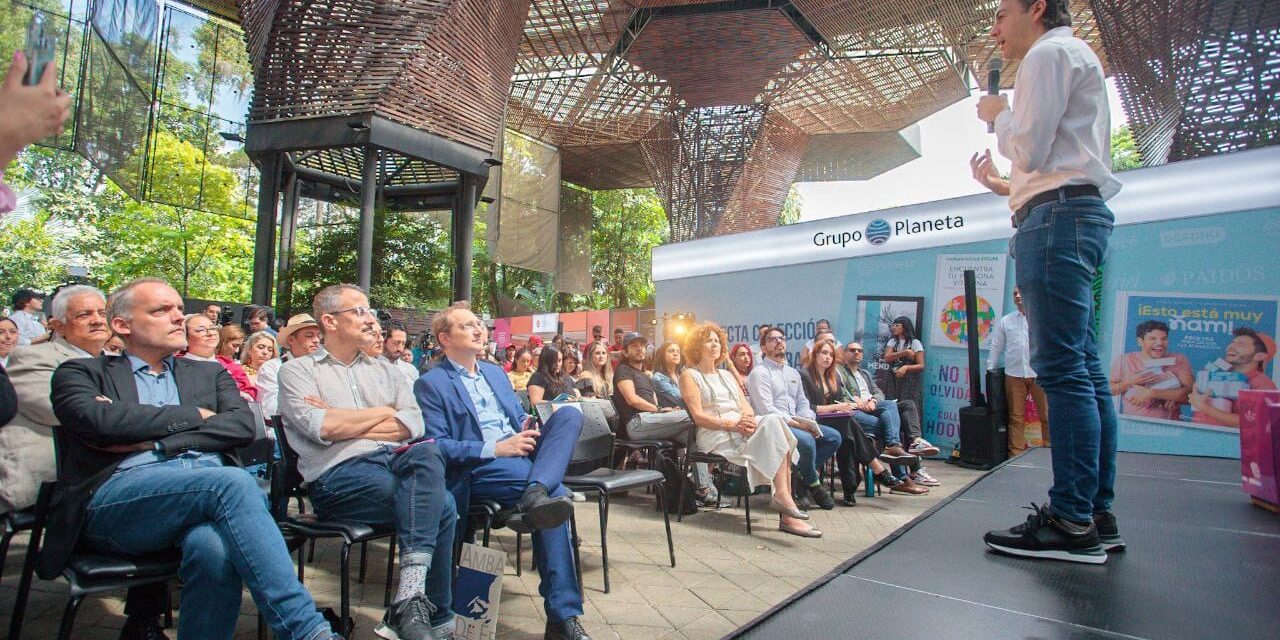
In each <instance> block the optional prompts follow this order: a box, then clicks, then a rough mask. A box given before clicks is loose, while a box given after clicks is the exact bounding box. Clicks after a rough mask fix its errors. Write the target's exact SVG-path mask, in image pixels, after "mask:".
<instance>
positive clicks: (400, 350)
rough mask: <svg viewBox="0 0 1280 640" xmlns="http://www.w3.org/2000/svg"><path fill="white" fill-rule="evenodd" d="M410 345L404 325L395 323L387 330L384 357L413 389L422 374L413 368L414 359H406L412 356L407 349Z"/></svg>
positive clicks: (383, 350) (383, 346)
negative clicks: (407, 356)
mask: <svg viewBox="0 0 1280 640" xmlns="http://www.w3.org/2000/svg"><path fill="white" fill-rule="evenodd" d="M408 344H409V332H408V331H406V330H405V328H404V325H403V324H400V323H399V322H394V323H392V324H391V325H390V328H389V329H387V338H386V340H384V341H383V342H382V357H384V358H386V359H387V361H388V362H390V363H391V364H392V365H394V366H395V368H396V371H399V372H400V375H402V376H404V378H405V380H407V381H408V382H409V386H410V387H412V386H413V383H414V382H417V380H418V376H419V375H421V374H419V373H418V368H417V367H415V366H413V363H412V362H411V360H412V358H410V360H406V359H405V356H406V355H411V354H410V353H409V349H407V348H406V347H407V346H408Z"/></svg>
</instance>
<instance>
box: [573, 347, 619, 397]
mask: <svg viewBox="0 0 1280 640" xmlns="http://www.w3.org/2000/svg"><path fill="white" fill-rule="evenodd" d="M578 379H579V380H590V381H591V389H592V391H593V392H594V393H595V397H597V398H612V397H613V362H611V361H610V360H609V347H607V346H605V344H604V343H602V342H592V343H591V344H589V345H587V353H586V362H585V363H584V364H583V366H582V373H580V374H578Z"/></svg>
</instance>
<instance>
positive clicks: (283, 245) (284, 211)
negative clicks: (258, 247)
mask: <svg viewBox="0 0 1280 640" xmlns="http://www.w3.org/2000/svg"><path fill="white" fill-rule="evenodd" d="M301 187H302V185H301V183H300V182H299V181H298V174H296V173H293V172H290V173H289V175H288V177H286V178H285V180H284V202H283V205H282V207H281V212H280V259H279V261H278V262H277V263H276V307H277V308H276V314H277V315H281V316H285V317H287V316H289V315H290V314H291V313H292V311H293V309H292V307H293V295H292V294H293V291H292V289H293V245H294V242H293V240H294V232H295V231H296V230H297V227H298V192H299V191H300V189H301Z"/></svg>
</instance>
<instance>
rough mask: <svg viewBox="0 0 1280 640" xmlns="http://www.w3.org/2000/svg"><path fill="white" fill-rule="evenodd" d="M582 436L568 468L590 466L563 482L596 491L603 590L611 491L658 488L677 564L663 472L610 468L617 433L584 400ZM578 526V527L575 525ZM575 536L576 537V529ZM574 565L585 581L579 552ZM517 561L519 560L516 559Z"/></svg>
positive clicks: (596, 408)
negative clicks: (586, 470)
mask: <svg viewBox="0 0 1280 640" xmlns="http://www.w3.org/2000/svg"><path fill="white" fill-rule="evenodd" d="M579 407H580V408H581V409H582V414H583V421H582V435H581V436H579V438H578V444H577V446H576V447H574V450H573V457H572V458H571V459H570V461H569V470H570V471H578V470H582V469H590V471H588V472H587V473H582V474H579V475H566V476H565V477H564V480H563V483H564V486H565V487H566V488H568V489H569V490H571V491H579V492H582V493H594V494H595V495H596V504H597V507H598V509H599V514H600V556H601V562H602V564H603V568H604V592H605V593H609V536H608V534H609V498H610V496H611V495H612V494H615V493H618V492H621V491H629V490H633V489H645V488H649V487H655V488H656V491H655V493H656V494H657V496H658V506H659V508H660V509H662V521H663V525H664V526H665V527H666V532H667V552H668V554H669V555H670V556H671V566H672V567H674V566H676V550H675V544H674V543H673V542H672V539H671V514H670V511H669V510H668V509H667V506H666V504H665V491H664V487H665V486H666V479H665V478H663V476H662V473H661V472H659V471H654V470H652V469H631V470H625V471H619V470H616V469H611V468H609V465H610V463H611V462H612V459H613V450H614V435H613V432H612V431H611V430H610V429H609V423H608V421H607V420H606V419H605V416H604V412H603V411H601V409H600V407H599V406H597V405H595V404H594V403H583V404H580V405H579ZM575 528H576V527H575ZM574 538H575V539H576V538H577V534H576V532H575V535H574ZM574 557H575V565H576V566H577V569H578V584H579V585H581V584H582V562H581V559H580V558H579V557H578V554H577V553H576V545H575V553H574ZM517 562H518V560H517Z"/></svg>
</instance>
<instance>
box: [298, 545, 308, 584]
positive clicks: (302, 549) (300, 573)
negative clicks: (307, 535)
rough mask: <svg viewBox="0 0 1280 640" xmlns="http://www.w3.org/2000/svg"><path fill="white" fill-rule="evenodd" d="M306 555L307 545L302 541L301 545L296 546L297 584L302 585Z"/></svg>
mask: <svg viewBox="0 0 1280 640" xmlns="http://www.w3.org/2000/svg"><path fill="white" fill-rule="evenodd" d="M306 555H307V543H306V541H303V543H302V544H300V545H298V583H299V584H304V582H303V578H304V577H305V576H304V573H305V571H306V568H307V563H306V559H305V558H304V556H306Z"/></svg>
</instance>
